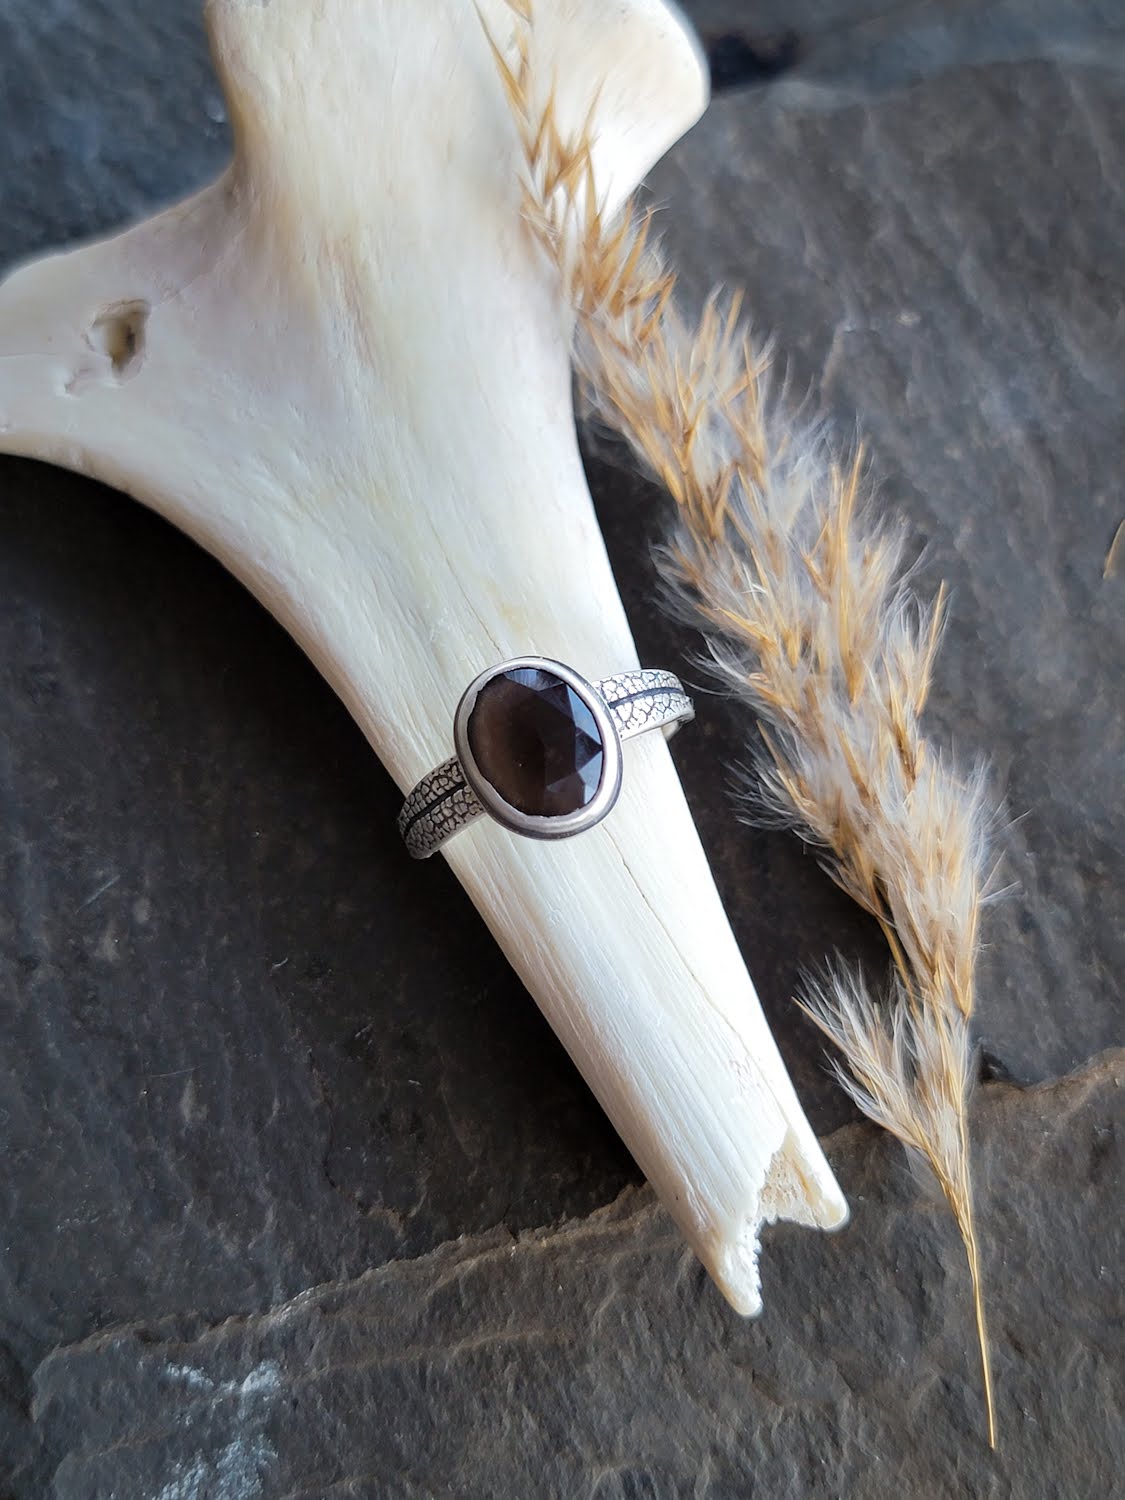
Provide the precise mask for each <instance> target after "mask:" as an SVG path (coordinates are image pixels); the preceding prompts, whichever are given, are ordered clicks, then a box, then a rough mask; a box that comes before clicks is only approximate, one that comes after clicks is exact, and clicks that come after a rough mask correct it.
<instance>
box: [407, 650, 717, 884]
mask: <svg viewBox="0 0 1125 1500" xmlns="http://www.w3.org/2000/svg"><path fill="white" fill-rule="evenodd" d="M533 662H534V663H539V664H541V665H544V666H548V667H551V668H554V669H556V670H560V671H563V672H565V673H566V674H567V677H568V678H572V679H573V681H574V682H575V683H582V684H583V686H584V687H585V688H586V689H587V690H589V691H590V692H591V693H593V694H596V695H597V698H598V699H599V700H600V706H601V708H602V711H603V713H604V712H605V711H608V714H607V718H608V721H609V723H610V724H611V725H612V730H613V732H614V735H615V738H616V740H618V741H620V740H627V739H631V738H632V737H633V736H634V735H638V734H643V733H645V731H646V730H649V729H663V730H664V731H665V733H666V734H667V735H668V736H671V735H672V734H673V733H674V732H675V731H676V729H678V728H679V726H680V725H681V724H683V723H686V722H687V721H688V720H689V719H692V718H694V716H695V708H694V705H693V704H692V700H691V699H690V698H689V697H688V695H687V693H686V692H685V691H684V687H683V684H682V683H681V681H680V679H679V678H678V677H677V676H675V674H674V673H672V672H664V671H660V670H657V669H652V668H637V669H635V670H633V671H628V672H616V673H614V675H613V676H612V677H603V678H602V679H601V681H599V682H594V683H584V682H583V679H581V678H580V677H578V675H577V674H576V673H572V671H571V669H568V668H563V667H562V666H561V664H560V663H557V662H550V661H548V660H547V659H545V658H538V657H523V658H520V659H519V663H518V664H529V663H533ZM512 665H515V664H514V663H504V664H502V666H501V667H498V668H496V669H494V670H495V671H497V672H499V671H501V670H502V669H503V667H510V666H512ZM487 676H488V674H482V678H481V679H477V681H478V682H479V681H481V680H482V679H483V678H485V677H487ZM475 685H476V684H474V686H475ZM470 691H471V690H470ZM468 696H469V695H468V692H467V693H466V698H467V697H468ZM462 703H463V704H464V703H465V700H464V699H463V700H462ZM461 718H462V714H461V711H460V710H459V711H458V719H459V722H460V720H461ZM618 754H619V750H618ZM467 758H468V757H463V756H462V755H461V754H458V755H453V756H451V757H450V758H449V760H447V761H443V762H442V764H441V765H440V766H436V767H435V768H434V769H433V770H432V771H430V772H429V773H428V775H426V776H423V777H422V779H421V781H419V782H418V784H417V785H416V786H415V787H414V789H413V790H412V791H411V793H410V795H409V796H408V797H407V798H406V801H405V802H404V803H403V805H402V810H401V812H400V813H399V815H398V831H399V833H400V834H401V835H402V838H403V839H404V840H405V843H406V847H407V850H408V851H409V853H410V855H411V857H412V858H414V859H428V858H429V856H430V855H431V854H435V853H436V852H437V850H438V849H440V848H441V846H442V844H444V843H445V842H446V840H448V839H451V838H452V837H453V836H454V834H457V833H460V832H461V830H462V829H463V828H465V827H467V826H468V825H469V824H470V823H472V822H474V821H475V820H476V819H477V818H479V817H481V816H482V815H484V814H485V813H491V814H492V815H493V816H494V817H497V818H498V819H499V821H501V822H504V823H506V825H507V826H508V827H509V828H512V829H513V830H514V831H516V832H520V833H525V834H529V835H530V836H531V837H534V838H558V837H565V836H567V835H569V834H570V833H574V832H580V831H582V829H584V828H586V827H588V826H591V824H592V823H593V822H596V821H598V820H600V818H601V817H604V816H605V814H606V812H608V811H609V809H610V807H612V805H613V802H614V800H616V795H617V787H616V786H615V787H614V788H613V790H612V795H609V796H607V797H605V798H603V799H602V800H603V806H602V807H600V808H599V809H598V811H597V813H596V815H595V816H592V817H589V818H585V817H582V816H579V817H578V818H573V819H569V820H558V821H559V822H560V823H565V824H566V825H567V826H565V827H562V828H560V830H559V831H558V832H554V831H550V830H549V829H548V828H546V827H539V828H536V827H533V826H529V825H532V824H535V823H537V822H539V821H540V820H536V819H523V818H520V817H519V815H518V814H514V813H513V814H512V816H510V817H505V816H503V814H501V813H499V812H498V811H497V809H496V808H495V806H493V807H488V806H486V805H485V802H484V801H483V800H482V797H481V796H480V795H478V793H477V791H475V790H474V788H473V786H472V784H471V779H470V776H468V775H466V770H465V764H464V760H465V759H467ZM617 780H618V784H619V782H620V770H619V769H618V771H617Z"/></svg>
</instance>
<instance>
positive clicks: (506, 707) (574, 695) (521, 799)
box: [398, 656, 695, 859]
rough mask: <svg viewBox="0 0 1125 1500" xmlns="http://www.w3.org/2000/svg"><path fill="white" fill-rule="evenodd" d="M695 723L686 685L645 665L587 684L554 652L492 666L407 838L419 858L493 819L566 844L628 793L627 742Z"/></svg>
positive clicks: (420, 792) (405, 826)
mask: <svg viewBox="0 0 1125 1500" xmlns="http://www.w3.org/2000/svg"><path fill="white" fill-rule="evenodd" d="M694 717H695V708H694V706H693V704H692V701H691V699H690V698H689V697H688V695H687V694H686V693H685V692H684V688H683V684H682V683H681V681H680V679H679V678H678V677H676V676H674V675H673V674H672V673H671V672H660V671H653V670H649V669H641V668H638V669H636V670H634V671H631V672H618V673H616V674H615V675H614V676H613V677H605V678H603V679H602V680H601V681H600V682H587V680H586V679H585V678H584V677H582V676H581V675H580V674H579V673H578V672H576V671H575V670H574V668H573V667H568V666H566V665H564V663H562V662H560V661H552V660H551V659H550V658H549V657H546V656H517V657H513V659H512V660H511V661H505V662H501V663H500V664H499V666H495V667H489V668H488V670H487V671H485V672H482V673H481V674H480V676H479V677H476V678H474V679H473V681H472V682H471V683H470V684H469V686H468V687H467V688H466V689H465V692H464V694H463V695H462V698H461V701H460V703H459V704H458V705H457V713H456V715H455V717H454V720H453V744H454V748H455V750H456V752H457V753H456V754H455V755H454V756H452V758H451V759H449V760H447V761H445V762H443V764H442V765H440V766H436V767H435V768H434V769H433V770H432V771H431V772H430V773H429V774H428V775H427V776H423V777H422V779H421V781H420V782H418V784H417V786H416V787H415V788H414V790H413V791H412V792H411V793H410V795H409V797H407V799H406V801H405V802H404V803H403V804H402V811H401V812H400V813H399V815H398V831H399V833H401V835H402V837H403V838H404V839H405V841H406V847H407V849H408V850H409V851H410V854H411V856H412V857H413V858H414V859H427V858H429V856H430V855H431V854H433V853H435V852H436V851H437V850H438V849H440V847H441V846H442V844H444V843H445V841H446V840H447V839H451V838H452V837H453V835H454V834H456V833H460V831H461V829H462V828H465V827H467V825H468V824H469V823H471V822H473V821H474V819H476V818H479V817H480V816H481V815H482V814H483V813H488V814H489V816H490V817H492V818H495V820H496V821H497V822H498V823H501V824H503V826H504V827H505V828H509V829H511V831H512V832H513V833H519V834H523V835H524V836H525V837H526V838H533V839H564V838H569V837H570V836H571V835H572V834H575V833H584V832H585V831H586V829H587V828H593V826H594V824H595V823H600V822H601V820H602V819H603V818H604V817H605V816H606V814H607V813H608V812H609V811H610V810H611V808H612V807H613V804H614V803H615V802H616V801H617V798H618V795H619V793H620V791H621V764H622V755H621V741H622V740H627V739H630V738H631V737H632V736H633V735H635V734H643V733H644V731H645V730H646V729H663V730H664V731H665V733H666V734H667V735H668V736H671V735H672V734H673V733H674V732H675V731H676V729H678V728H679V726H680V725H681V724H684V723H686V722H687V721H688V720H689V719H691V718H694Z"/></svg>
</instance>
